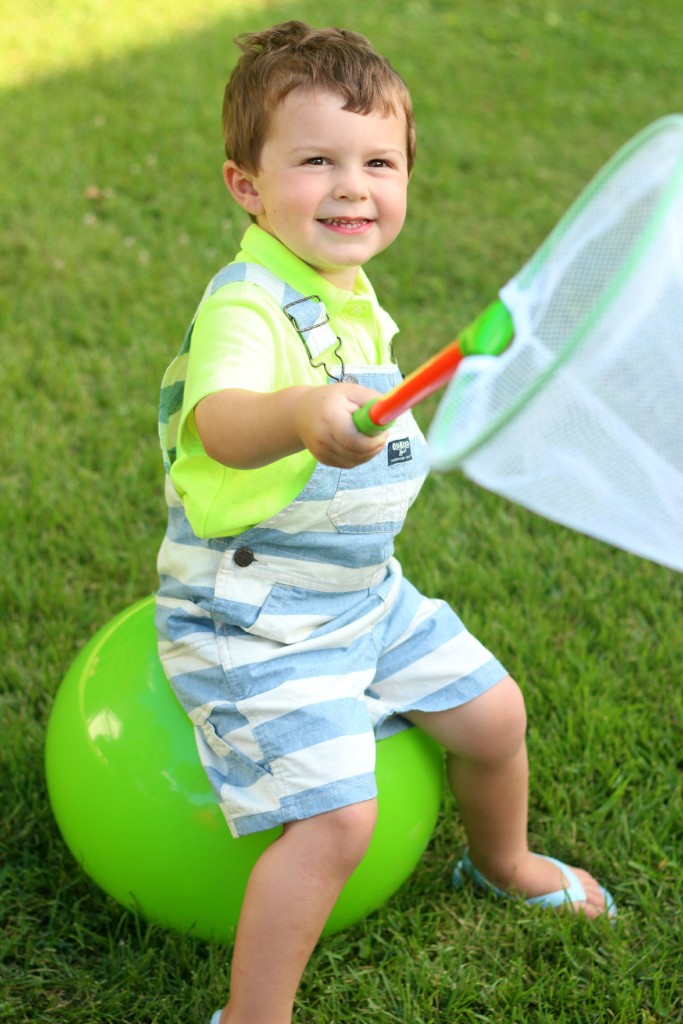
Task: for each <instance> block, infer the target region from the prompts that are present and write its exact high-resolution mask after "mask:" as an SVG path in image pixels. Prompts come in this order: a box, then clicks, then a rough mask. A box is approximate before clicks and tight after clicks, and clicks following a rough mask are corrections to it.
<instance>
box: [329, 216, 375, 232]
mask: <svg viewBox="0 0 683 1024" xmlns="http://www.w3.org/2000/svg"><path fill="white" fill-rule="evenodd" d="M319 223H320V224H323V225H324V226H325V227H326V228H332V229H333V230H334V231H344V232H354V231H363V230H365V228H367V227H369V226H370V225H371V224H373V223H374V221H372V220H369V218H367V217H321V218H320V220H319Z"/></svg>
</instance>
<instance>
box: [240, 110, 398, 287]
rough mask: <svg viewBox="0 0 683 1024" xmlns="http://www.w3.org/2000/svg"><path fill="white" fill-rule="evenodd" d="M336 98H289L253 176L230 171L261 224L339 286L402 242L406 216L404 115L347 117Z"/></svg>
mask: <svg viewBox="0 0 683 1024" xmlns="http://www.w3.org/2000/svg"><path fill="white" fill-rule="evenodd" d="M343 102H344V101H343V99H342V98H341V97H340V96H337V95H336V94H334V93H328V92H308V91H307V92H303V91H301V90H298V91H295V92H292V93H290V94H289V95H288V96H286V97H285V99H284V100H283V101H282V103H281V104H280V105H279V106H278V108H277V109H276V110H275V112H274V113H273V117H272V120H271V123H270V128H269V131H268V135H267V137H266V140H265V143H264V145H263V151H262V153H261V163H260V167H259V170H258V172H257V173H256V174H255V175H251V174H248V173H247V172H245V171H242V170H241V169H240V168H238V167H237V166H236V165H235V164H234V162H233V161H231V160H229V161H228V162H227V163H226V164H225V168H224V176H225V181H226V184H227V186H228V188H229V189H230V191H231V193H232V194H233V196H234V197H235V198H236V199H237V201H238V202H239V203H240V205H241V206H243V207H244V209H245V210H247V211H248V212H249V213H251V214H253V215H255V216H256V220H257V223H258V224H259V225H260V226H261V227H262V228H263V229H264V230H265V231H268V232H269V233H270V234H271V235H274V236H275V238H278V239H279V240H280V241H281V242H283V244H284V245H286V246H287V247H288V248H289V249H291V251H292V252H294V253H295V254H296V255H297V256H298V257H299V258H300V259H302V260H304V262H306V263H308V264H309V266H311V267H313V268H314V269H315V270H317V271H318V273H320V274H321V275H322V276H323V277H325V278H327V280H329V281H331V282H332V283H333V284H336V285H337V286H338V287H340V288H347V289H349V290H350V289H352V288H353V285H354V282H355V280H356V275H357V273H358V268H359V267H360V266H361V265H362V264H363V263H365V262H366V261H367V260H369V259H370V258H371V257H372V256H374V255H376V253H378V252H381V251H382V249H385V248H386V247H387V246H388V245H389V244H390V243H391V242H393V240H394V239H395V238H396V236H397V235H398V233H399V231H400V230H401V227H402V226H403V221H404V220H405V215H406V201H407V188H408V166H407V155H406V124H405V119H404V118H403V117H398V116H394V115H391V116H390V117H382V116H381V115H380V114H378V113H370V114H355V113H353V112H351V111H348V110H342V103H343Z"/></svg>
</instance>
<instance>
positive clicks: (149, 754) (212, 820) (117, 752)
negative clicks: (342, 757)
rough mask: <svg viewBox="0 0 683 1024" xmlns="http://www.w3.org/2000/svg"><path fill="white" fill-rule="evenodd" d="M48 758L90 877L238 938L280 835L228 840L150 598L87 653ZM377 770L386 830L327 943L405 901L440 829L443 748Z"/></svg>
mask: <svg viewBox="0 0 683 1024" xmlns="http://www.w3.org/2000/svg"><path fill="white" fill-rule="evenodd" d="M45 754H46V774H47V784H48V792H49V796H50V802H51V805H52V809H53V812H54V815H55V818H56V820H57V824H58V826H59V828H60V831H61V833H62V835H63V837H64V840H65V842H66V844H67V846H68V847H69V849H70V850H71V852H72V853H73V855H74V857H75V858H76V860H77V861H78V862H79V864H80V865H81V866H82V868H83V869H84V870H85V872H86V873H87V874H88V875H90V877H91V878H92V879H93V880H94V881H95V882H96V883H97V884H98V885H99V886H100V887H101V888H102V889H103V890H104V891H105V892H106V893H108V894H109V895H110V896H112V897H113V898H114V899H115V900H117V901H118V902H119V903H121V904H122V905H124V906H125V907H128V908H130V909H136V910H137V911H138V912H139V913H140V914H142V915H143V916H144V917H145V918H147V919H148V920H150V921H153V922H155V923H157V924H160V925H163V926H166V927H169V928H172V929H174V930H176V931H179V932H181V933H185V934H192V935H195V936H197V937H198V938H202V939H207V940H210V941H230V940H231V939H232V937H233V936H234V931H235V926H236V924H237V920H238V917H239V913H240V908H241V905H242V899H243V896H244V890H245V887H246V884H247V879H248V877H249V874H250V872H251V869H252V867H253V865H254V863H255V862H256V860H257V859H258V857H259V855H260V854H261V852H262V851H263V850H264V849H265V848H266V847H267V846H268V845H269V844H270V843H272V842H273V840H274V839H276V838H277V836H278V835H279V834H280V831H281V830H280V829H279V828H278V829H272V830H270V831H268V832H261V833H258V834H255V835H250V836H244V837H241V838H239V839H235V838H233V836H232V835H231V834H230V832H229V830H228V827H227V825H226V823H225V820H224V818H223V815H222V813H221V811H220V809H219V807H218V805H217V803H216V800H215V797H214V794H213V791H212V789H211V786H210V785H209V782H208V779H207V777H206V775H205V773H204V769H203V768H202V765H201V763H200V760H199V755H198V753H197V748H196V745H195V739H194V731H193V728H192V725H191V723H190V720H189V719H188V717H187V715H186V714H185V712H184V711H183V709H182V708H181V706H180V704H179V703H178V701H177V700H176V697H175V695H174V694H173V691H172V690H171V688H170V686H169V685H168V682H167V680H166V677H165V675H164V671H163V669H162V667H161V663H160V661H159V657H158V654H157V643H156V632H155V627H154V600H153V598H151V597H150V598H146V599H144V600H142V601H140V602H139V603H137V604H135V605H132V606H131V607H130V608H127V609H126V610H125V611H123V612H122V613H121V614H120V615H118V616H116V618H114V619H112V620H111V622H109V623H108V624H107V625H106V626H104V627H103V628H102V629H101V630H100V631H99V633H97V634H96V636H94V637H93V638H92V639H91V640H90V642H89V643H88V644H87V645H86V646H85V647H84V648H83V650H82V651H81V652H80V654H79V655H78V657H77V658H76V660H75V661H74V663H73V665H72V666H71V668H70V669H69V671H68V673H67V675H66V676H65V678H64V680H63V682H62V684H61V686H60V688H59V691H58V693H57V696H56V699H55V703H54V707H53V710H52V713H51V716H50V721H49V724H48V730H47V740H46V752H45ZM376 771H377V783H378V789H379V797H378V806H379V817H378V823H377V828H376V831H375V834H374V836H373V839H372V842H371V845H370V848H369V850H368V852H367V854H366V856H365V858H364V860H363V862H362V863H361V864H360V866H359V867H358V868H357V870H356V871H355V872H354V874H353V875H352V877H351V878H350V879H349V881H348V883H347V885H346V887H345V889H344V891H343V892H342V894H341V896H340V897H339V900H338V901H337V904H336V905H335V907H334V909H333V910H332V913H331V915H330V918H329V920H328V923H327V925H326V927H325V932H324V934H332V933H333V932H336V931H339V930H340V929H342V928H345V927H347V926H348V925H351V924H353V923H355V922H357V921H359V920H361V919H362V918H363V917H365V916H366V915H367V914H369V913H371V912H372V911H373V910H376V909H377V908H378V907H379V906H380V905H381V904H382V903H384V902H385V901H386V900H387V899H388V898H389V897H390V896H391V895H392V894H393V893H394V892H396V890H397V889H398V888H399V887H400V886H401V885H402V884H403V882H404V881H405V880H406V879H407V878H408V877H409V875H410V874H411V873H412V871H413V869H414V868H415V866H416V865H417V863H418V861H419V860H420V857H421V856H422V854H423V852H424V850H425V848H426V846H427V844H428V842H429V840H430V838H431V835H432V832H433V830H434V826H435V824H436V819H437V815H438V812H439V807H440V802H441V794H442V774H443V765H442V755H441V752H440V749H439V748H438V747H437V746H436V744H434V743H433V742H432V741H431V740H430V739H429V738H428V737H426V736H425V735H424V734H423V733H421V732H420V731H419V730H417V729H408V730H405V731H403V732H399V733H397V734H395V735H394V736H391V737H388V738H387V739H384V740H381V741H380V742H379V743H378V744H377V769H376Z"/></svg>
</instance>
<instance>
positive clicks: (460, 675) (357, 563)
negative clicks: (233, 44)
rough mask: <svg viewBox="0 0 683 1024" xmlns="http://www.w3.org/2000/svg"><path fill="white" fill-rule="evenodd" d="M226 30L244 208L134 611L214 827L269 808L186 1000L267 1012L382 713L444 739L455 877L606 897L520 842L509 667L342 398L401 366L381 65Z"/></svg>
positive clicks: (413, 439) (409, 484)
mask: <svg viewBox="0 0 683 1024" xmlns="http://www.w3.org/2000/svg"><path fill="white" fill-rule="evenodd" d="M240 45H241V48H242V51H243V55H242V57H241V59H240V61H239V62H238V64H237V66H236V68H235V70H234V72H233V74H232V76H231V78H230V81H229V83H228V86H227V89H226V94H225V105H224V129H225V143H226V151H227V156H228V159H227V162H226V163H225V165H224V169H223V173H224V179H225V184H226V185H227V188H228V190H229V191H230V193H231V195H232V196H233V198H234V199H235V200H236V202H237V203H238V204H239V205H240V206H241V207H242V208H243V209H244V210H245V211H246V212H247V213H248V214H249V215H250V217H251V219H252V221H253V223H252V225H251V227H249V228H248V230H247V232H246V234H245V236H244V238H243V241H242V249H241V251H240V252H239V254H238V255H237V258H236V261H235V262H234V263H233V264H231V265H230V266H229V267H228V268H226V269H225V270H223V271H221V272H220V274H218V275H217V277H216V278H214V280H213V282H212V283H211V285H210V286H209V288H208V289H207V292H206V293H205V296H204V299H203V300H202V303H201V304H200V308H199V310H198V312H197V314H196V317H195V320H194V321H193V325H192V327H191V328H190V331H189V332H188V335H187V337H186V340H185V344H184V346H183V349H182V350H181V355H180V356H179V357H178V359H177V360H176V362H175V363H174V364H172V366H171V368H170V369H169V371H168V373H167V376H166V378H165V380H164V387H163V391H162V413H161V423H160V429H161V436H162V445H163V447H164V452H165V458H166V466H167V470H168V472H167V497H168V504H169V526H168V531H167V534H166V538H165V540H164V543H163V545H162V548H161V551H160V555H159V572H160V578H161V586H160V590H159V595H158V610H157V624H158V630H159V637H160V653H161V658H162V661H163V663H164V667H165V670H166V672H167V675H168V677H169V680H170V682H171V685H172V686H173V688H174V690H175V692H176V694H177V695H178V697H179V699H180V701H181V702H182V704H183V705H184V707H185V708H186V710H187V712H188V714H189V716H190V718H191V720H192V721H193V723H194V725H195V728H196V734H197V742H198V746H199V750H200V754H201V757H202V761H203V763H204V765H205V767H206V771H207V773H208V776H209V778H210V779H211V782H212V784H213V786H214V788H215V791H216V795H217V799H218V800H219V802H220V805H221V807H222V809H223V811H224V813H225V816H226V819H227V821H228V824H229V826H230V829H231V831H232V832H233V834H234V835H236V836H239V835H244V834H247V833H250V832H254V831H259V830H262V829H267V828H271V827H273V826H275V825H282V826H283V832H282V835H281V836H280V838H278V839H276V840H275V842H274V843H272V845H271V846H269V847H268V848H267V849H266V851H265V852H264V853H263V855H262V856H261V857H260V859H259V860H258V861H257V863H256V865H255V867H254V869H253V871H252V874H251V877H250V880H249V884H248V887H247V892H246V896H245V900H244V905H243V908H242V913H241V917H240V922H239V926H238V930H237V935H236V940H235V949H234V957H233V963H232V978H231V989H230V998H229V1001H228V1004H227V1006H226V1007H225V1008H224V1009H223V1010H222V1011H219V1012H217V1013H216V1014H215V1015H214V1018H213V1021H214V1022H215V1024H218V1022H220V1024H256V1022H258V1024H286V1022H289V1021H290V1020H291V1014H292V1007H293V1002H294V998H295V994H296V991H297V987H298V984H299V981H300V978H301V974H302V972H303V970H304V968H305V966H306V963H307V961H308V959H309V957H310V955H311V952H312V950H313V947H314V945H315V943H316V941H317V939H318V937H319V935H320V932H321V929H322V928H323V926H324V924H325V921H326V919H327V917H328V915H329V912H330V910H331V908H332V906H333V904H334V902H335V900H336V899H337V896H338V895H339V893H340V891H341V889H342V888H343V886H344V883H345V882H346V880H347V879H348V877H349V875H350V874H351V872H352V871H353V870H354V868H355V867H356V866H357V865H358V863H359V862H360V860H361V859H362V857H363V855H364V853H365V851H366V848H367V845H368V843H369V841H370V837H371V835H372V831H373V827H374V824H375V813H376V800H375V798H376V788H375V779H374V763H375V760H374V759H375V742H376V739H378V738H380V737H381V736H383V735H386V734H387V733H388V732H391V731H392V730H395V729H396V728H401V727H407V726H408V725H409V723H412V724H413V725H416V726H418V727H420V728H422V729H424V730H425V731H426V732H428V733H429V734H430V735H431V736H433V737H434V738H435V739H437V740H438V741H439V743H441V744H442V745H443V746H444V748H445V749H446V752H447V765H448V777H449V781H450V784H451V786H452V788H453V792H454V794H455V796H456V799H457V802H458V807H459V811H460V814H461V816H462V820H463V823H464V826H465V829H466V831H467V835H468V842H469V848H468V853H467V854H466V855H465V856H464V857H463V860H462V861H461V862H460V864H459V867H458V874H459V875H467V876H468V877H470V878H472V879H474V881H475V882H476V883H477V884H479V885H480V886H482V887H484V888H486V889H488V890H489V891H491V892H494V893H496V894H497V895H504V894H505V892H506V891H511V890H514V891H516V892H519V893H522V894H523V895H524V896H525V897H526V898H528V899H529V900H532V901H535V902H540V903H542V904H544V905H552V906H555V905H566V906H568V907H570V908H572V909H576V910H580V911H582V912H583V913H585V914H586V915H588V916H590V917H594V916H597V915H598V914H600V913H602V912H603V911H605V909H606V903H607V905H608V906H607V909H608V910H609V909H610V907H611V898H610V897H609V895H608V894H606V893H605V891H604V890H603V889H601V887H600V886H599V885H598V884H597V882H596V881H595V880H594V879H593V878H591V876H590V875H588V874H586V873H585V872H583V871H580V870H578V869H576V870H573V869H571V868H568V867H567V866H566V865H563V864H561V863H559V862H558V861H554V860H552V859H550V858H545V857H541V856H540V855H534V854H533V853H531V852H530V851H529V849H528V846H527V781H528V772H527V757H526V747H525V739H524V734H525V710H524V703H523V699H522V696H521V694H520V691H519V689H518V687H517V686H516V684H515V683H514V682H513V680H512V679H511V678H510V676H509V675H507V673H506V671H505V670H504V668H503V667H502V666H501V665H500V664H499V663H498V661H496V659H495V658H494V657H493V656H492V655H491V654H490V653H489V652H488V651H487V650H486V649H485V648H484V647H483V646H482V645H481V644H480V643H479V642H478V641H477V640H476V639H475V638H474V637H473V636H471V634H469V633H468V632H467V630H466V629H465V628H464V626H463V625H462V623H461V622H460V621H459V619H458V618H457V617H456V615H455V614H454V613H453V611H451V609H450V608H448V607H447V606H446V605H445V604H444V603H443V602H440V601H435V600H430V599H427V598H425V597H423V596H422V595H420V594H419V593H418V592H417V591H416V590H415V588H414V587H412V586H411V585H410V584H409V583H408V582H407V581H406V580H404V579H403V577H402V574H401V568H400V565H399V564H398V562H397V561H396V559H395V558H394V557H393V553H392V552H393V539H394V537H395V535H396V534H397V533H398V531H399V530H400V529H401V525H402V523H403V520H404V517H405V514H406V512H407V510H408V508H409V506H410V504H411V503H412V501H413V500H414V499H415V497H416V495H417V492H418V490H419V488H420V485H421V483H422V481H423V479H424V476H425V472H426V467H425V459H424V441H423V439H422V437H421V435H420V433H419V431H418V429H417V427H416V424H415V422H414V420H413V418H412V416H411V415H410V414H407V415H404V416H402V417H400V418H399V420H398V421H397V423H396V424H395V425H394V426H393V428H392V429H391V431H390V432H389V433H388V437H386V438H385V437H384V436H380V437H367V436H365V435H363V434H361V433H360V432H359V431H358V430H357V429H356V427H355V426H354V423H353V420H352V413H353V412H354V410H355V409H357V408H358V407H359V406H361V405H363V404H365V402H366V401H368V399H369V398H371V397H373V396H374V395H376V394H377V392H381V391H386V390H387V389H388V388H390V387H391V386H393V384H394V383H396V382H397V381H398V380H399V379H400V375H399V373H398V369H397V367H396V365H395V363H394V361H393V352H392V346H391V342H392V337H393V335H394V333H395V331H396V327H395V325H394V323H393V321H392V320H391V318H390V317H389V316H388V315H387V314H386V313H385V312H384V311H383V310H382V309H381V308H380V307H379V305H378V304H377V300H376V298H375V295H374V292H373V290H372V288H371V286H370V284H369V282H368V279H367V277H366V276H365V274H364V272H363V270H362V269H361V267H362V265H363V264H364V263H365V262H366V261H367V260H369V259H370V258H371V257H372V256H374V255H375V254H376V253H378V252H380V251H381V250H383V249H384V248H385V247H386V246H388V245H389V244H390V243H391V242H392V241H393V240H394V239H395V238H396V236H397V235H398V234H399V232H400V230H401V227H402V225H403V221H404V217H405V213H406V193H407V186H408V179H409V177H410V172H411V169H412V165H413V161H414V154H415V133H414V126H413V116H412V110H411V102H410V97H409V95H408V91H407V89H406V86H405V84H404V83H403V81H402V80H401V78H400V77H399V76H398V75H397V74H396V72H395V71H394V70H393V68H392V67H391V66H390V65H389V63H388V62H387V61H386V60H384V59H383V58H382V57H380V56H379V55H378V54H377V53H376V52H375V51H374V50H373V49H372V47H371V46H370V45H369V43H368V42H367V41H366V40H365V39H363V38H362V37H361V36H358V35H356V34H354V33H351V32H345V31H340V30H337V29H329V30H323V31H318V30H314V29H311V28H309V27H308V26H306V25H304V24H302V23H300V22H288V23H286V24H283V25H278V26H276V27H274V28H272V29H269V30H267V31H264V32H260V33H254V34H251V35H247V36H244V37H242V38H241V40H240Z"/></svg>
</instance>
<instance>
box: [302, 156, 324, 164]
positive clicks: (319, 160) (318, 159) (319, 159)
mask: <svg viewBox="0 0 683 1024" xmlns="http://www.w3.org/2000/svg"><path fill="white" fill-rule="evenodd" d="M306 163H307V164H310V165H311V166H312V167H323V166H324V165H325V164H326V163H327V158H326V157H324V156H309V158H308V160H306Z"/></svg>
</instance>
